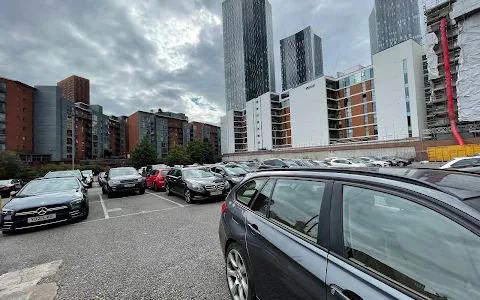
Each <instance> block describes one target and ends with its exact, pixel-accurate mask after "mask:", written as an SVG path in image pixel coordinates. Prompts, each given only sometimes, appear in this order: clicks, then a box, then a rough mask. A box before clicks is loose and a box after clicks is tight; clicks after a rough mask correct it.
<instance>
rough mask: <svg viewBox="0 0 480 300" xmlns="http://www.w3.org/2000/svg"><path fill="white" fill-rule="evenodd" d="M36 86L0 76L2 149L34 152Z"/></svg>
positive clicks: (22, 152) (0, 148) (27, 152)
mask: <svg viewBox="0 0 480 300" xmlns="http://www.w3.org/2000/svg"><path fill="white" fill-rule="evenodd" d="M34 93H35V88H34V87H32V86H29V85H27V84H25V83H22V82H19V81H15V80H11V79H7V78H2V77H0V150H10V151H15V152H18V153H20V154H32V153H33V95H34Z"/></svg>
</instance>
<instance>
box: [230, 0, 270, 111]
mask: <svg viewBox="0 0 480 300" xmlns="http://www.w3.org/2000/svg"><path fill="white" fill-rule="evenodd" d="M222 12H223V41H224V61H225V97H226V104H227V105H226V106H227V111H228V110H232V109H237V110H242V109H245V105H246V102H247V101H248V100H250V99H254V98H256V97H259V96H260V95H262V94H264V93H266V92H269V91H275V67H274V55H273V27H272V7H271V5H270V3H269V1H268V0H225V1H224V2H223V3H222Z"/></svg>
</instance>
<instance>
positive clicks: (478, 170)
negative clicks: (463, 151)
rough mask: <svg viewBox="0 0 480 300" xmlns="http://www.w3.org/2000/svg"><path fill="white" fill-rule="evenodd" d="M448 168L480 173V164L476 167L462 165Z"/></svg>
mask: <svg viewBox="0 0 480 300" xmlns="http://www.w3.org/2000/svg"><path fill="white" fill-rule="evenodd" d="M448 170H456V171H460V172H469V173H477V174H480V166H475V167H461V168H450V169H448Z"/></svg>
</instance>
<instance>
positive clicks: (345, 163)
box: [328, 158, 367, 168]
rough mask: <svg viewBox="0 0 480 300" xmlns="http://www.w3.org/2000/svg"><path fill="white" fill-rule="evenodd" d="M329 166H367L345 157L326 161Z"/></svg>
mask: <svg viewBox="0 0 480 300" xmlns="http://www.w3.org/2000/svg"><path fill="white" fill-rule="evenodd" d="M328 163H329V164H330V166H332V167H336V168H362V167H363V168H364V167H367V165H366V164H364V163H356V162H353V161H351V160H348V159H346V158H334V159H332V160H330V161H329V162H328Z"/></svg>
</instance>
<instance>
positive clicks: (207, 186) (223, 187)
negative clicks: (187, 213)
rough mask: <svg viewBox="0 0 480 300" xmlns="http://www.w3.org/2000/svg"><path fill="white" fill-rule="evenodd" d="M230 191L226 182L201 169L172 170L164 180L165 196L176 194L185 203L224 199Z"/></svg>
mask: <svg viewBox="0 0 480 300" xmlns="http://www.w3.org/2000/svg"><path fill="white" fill-rule="evenodd" d="M229 191H230V184H229V183H228V181H227V180H225V179H223V178H219V177H217V176H215V175H214V174H213V173H212V172H209V171H208V170H206V169H205V168H203V167H187V168H173V169H171V170H170V171H168V173H167V177H166V178H165V192H166V193H167V196H169V195H171V194H178V195H180V196H183V197H184V198H185V202H187V203H192V202H194V201H198V200H206V199H212V198H219V197H225V196H226V195H227V194H228V192H229Z"/></svg>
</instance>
